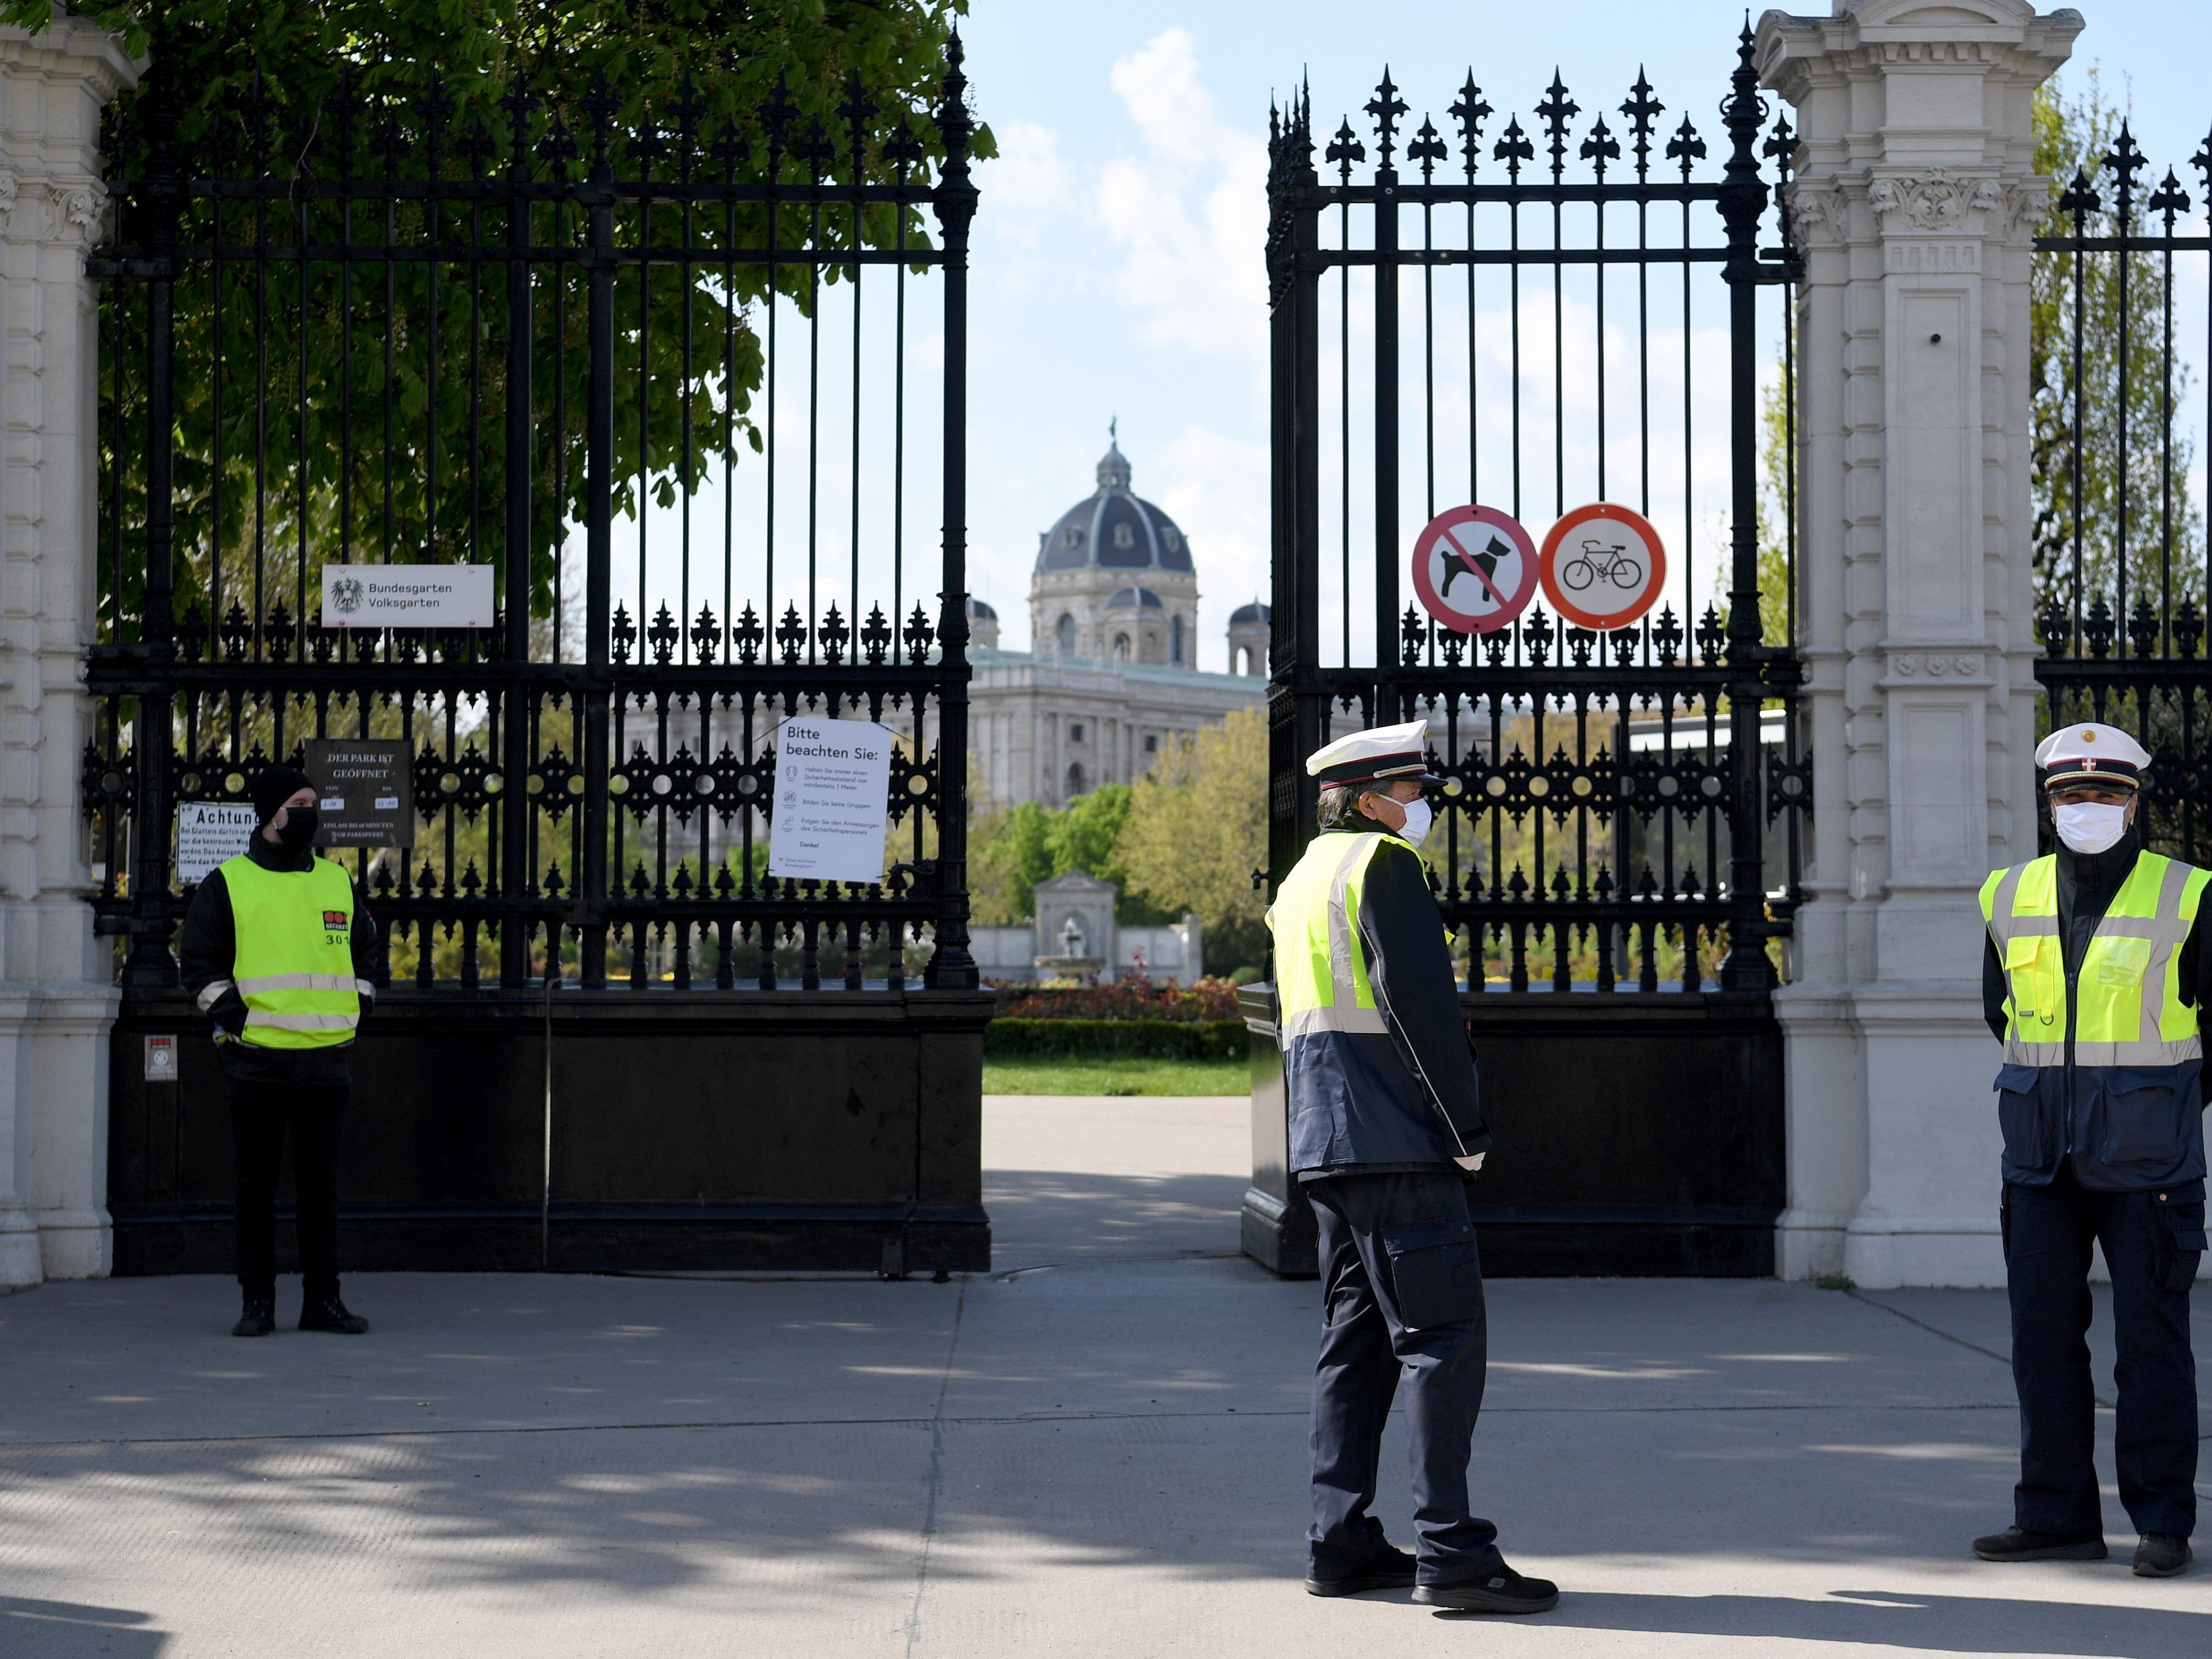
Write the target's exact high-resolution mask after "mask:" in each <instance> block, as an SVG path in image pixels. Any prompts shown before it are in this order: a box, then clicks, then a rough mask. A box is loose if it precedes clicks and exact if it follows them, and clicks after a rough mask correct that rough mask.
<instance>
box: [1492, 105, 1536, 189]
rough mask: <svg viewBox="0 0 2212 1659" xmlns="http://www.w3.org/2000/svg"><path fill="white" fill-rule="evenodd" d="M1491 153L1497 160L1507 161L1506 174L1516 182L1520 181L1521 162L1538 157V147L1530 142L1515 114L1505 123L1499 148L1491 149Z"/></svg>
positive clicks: (1499, 140)
mask: <svg viewBox="0 0 2212 1659" xmlns="http://www.w3.org/2000/svg"><path fill="white" fill-rule="evenodd" d="M1491 155H1492V156H1493V157H1494V158H1495V159H1496V160H1498V161H1503V162H1504V163H1505V176H1506V177H1507V178H1508V179H1510V180H1512V181H1513V182H1514V183H1516V184H1517V183H1519V182H1520V179H1521V164H1522V162H1523V161H1534V160H1535V159H1536V147H1535V146H1534V144H1532V143H1529V142H1528V136H1527V135H1526V134H1524V133H1523V132H1522V131H1521V118H1520V117H1519V116H1517V115H1516V116H1515V117H1514V118H1512V119H1511V120H1510V121H1508V122H1507V123H1506V124H1505V133H1504V137H1501V138H1499V139H1498V145H1497V148H1496V149H1492V151H1491Z"/></svg>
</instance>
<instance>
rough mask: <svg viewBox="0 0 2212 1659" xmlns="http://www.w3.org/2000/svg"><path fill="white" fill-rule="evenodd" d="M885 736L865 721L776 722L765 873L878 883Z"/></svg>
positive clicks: (803, 718) (887, 751) (887, 757)
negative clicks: (780, 725)
mask: <svg viewBox="0 0 2212 1659" xmlns="http://www.w3.org/2000/svg"><path fill="white" fill-rule="evenodd" d="M890 783H891V734H890V732H888V731H886V730H885V729H884V727H882V726H878V725H877V724H876V723H875V722H874V721H873V720H817V719H815V718H813V717H812V716H811V715H805V714H795V715H793V717H792V718H791V719H789V720H786V721H784V723H783V730H782V733H781V738H780V740H779V742H778V744H777V747H776V753H775V816H774V817H773V818H772V819H771V821H770V825H769V843H768V845H769V854H768V872H769V874H770V875H772V876H796V877H798V878H799V879H801V880H807V879H813V880H817V881H881V880H882V879H883V878H884V817H885V816H886V814H887V812H888V811H889V798H890Z"/></svg>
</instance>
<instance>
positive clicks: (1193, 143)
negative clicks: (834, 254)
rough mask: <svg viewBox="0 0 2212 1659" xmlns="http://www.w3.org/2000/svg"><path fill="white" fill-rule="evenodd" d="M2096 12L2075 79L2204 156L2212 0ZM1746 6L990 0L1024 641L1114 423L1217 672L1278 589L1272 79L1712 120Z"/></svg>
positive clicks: (973, 528)
mask: <svg viewBox="0 0 2212 1659" xmlns="http://www.w3.org/2000/svg"><path fill="white" fill-rule="evenodd" d="M1802 9H1806V10H1811V9H1813V7H1812V6H1811V5H1809V4H1807V5H1803V6H1802ZM2078 9H2080V10H2081V12H2082V13H2083V15H2084V16H2085V18H2086V19H2087V24H2088V27H2087V28H2086V29H2085V30H2084V32H2083V33H2082V34H2081V38H2080V40H2079V41H2078V43H2077V45H2076V48H2075V59H2074V63H2073V64H2071V65H2069V70H2068V71H2066V78H2069V79H2070V78H2073V77H2075V76H2078V75H2079V74H2080V72H2081V70H2084V69H2086V68H2087V66H2089V65H2090V64H2096V65H2098V66H2100V68H2101V70H2102V72H2103V76H2104V80H2105V82H2106V90H2107V94H2108V95H2112V96H2117V97H2119V98H2122V99H2124V100H2127V101H2128V102H2129V104H2130V106H2131V108H2132V111H2133V112H2134V130H2135V131H2136V136H2137V138H2138V140H2139V142H2140V143H2142V147H2143V149H2145V150H2146V151H2147V152H2148V154H2149V155H2150V156H2151V158H2152V161H2153V163H2154V167H2155V168H2156V169H2157V170H2158V171H2159V172H2160V173H2161V174H2162V173H2163V170H2164V168H2165V167H2166V166H2168V165H2172V166H2175V167H2184V164H2185V163H2186V161H2188V159H2189V157H2190V156H2191V155H2192V154H2194V153H2195V150H2196V149H2197V145H2198V143H2201V142H2202V141H2203V137H2204V135H2205V133H2206V131H2207V130H2208V128H2212V92H2208V91H2207V90H2206V87H2205V82H2204V81H2203V76H2202V74H2201V67H2200V66H2201V65H2202V64H2203V62H2204V61H2205V58H2206V53H2207V49H2209V48H2212V6H2208V5H2205V4H2204V3H2203V0H2101V3H2098V0H2092V3H2085V4H2083V5H2081V6H2080V7H2079V8H2078ZM1742 18H1743V13H1742V10H1741V7H1740V6H1733V5H1729V4H1713V3H1709V0H1666V3H1664V4H1660V3H1655V0H1644V3H1639V4H1631V3H1622V0H1555V3H1553V4H1552V5H1548V6H1541V7H1532V6H1527V5H1499V4H1494V3H1475V4H1470V3H1467V0H1459V3H1449V4H1447V3H1425V0H1406V3H1398V4H1394V5H1392V6H1390V7H1389V8H1387V9H1386V8H1381V7H1346V6H1343V5H1341V4H1328V5H1323V4H1318V3H1308V0H1268V3H1241V0H1181V3H1175V0H1117V3H1115V4H1113V5H1109V6H1093V5H1080V6H1079V5H1074V4H1070V3H1066V0H1054V3H1039V0H974V8H973V10H972V13H971V15H970V17H969V22H968V24H967V26H966V28H965V30H964V33H965V37H966V39H967V41H968V44H969V60H968V69H969V79H970V81H971V82H972V86H973V96H974V100H975V108H976V112H977V113H978V114H979V116H981V118H983V119H984V120H986V121H987V122H988V123H989V124H990V125H991V127H992V129H993V131H994V134H995V135H996V136H997V138H998V140H999V143H1000V149H1001V150H1002V155H1001V156H1000V159H998V160H996V161H991V162H988V163H986V164H984V165H983V166H982V167H981V168H980V169H979V170H978V173H977V185H978V187H979V189H980V190H981V203H982V206H981V212H980V214H979V216H978V219H977V222H976V226H975V243H974V252H973V257H972V261H971V269H972V271H973V276H972V278H971V281H972V283H973V297H972V301H971V307H972V308H971V317H972V319H973V320H972V323H971V345H970V371H969V375H970V379H969V409H970V424H969V524H970V547H971V568H972V571H973V574H972V577H971V582H970V585H971V586H972V588H973V589H974V591H975V592H976V593H977V594H978V595H979V596H981V597H982V598H984V599H987V600H989V601H990V602H991V603H992V604H993V605H995V606H996V607H997V609H998V611H999V612H1000V617H1001V618H1002V620H1003V623H1004V635H1003V639H1002V642H1003V643H1004V644H1005V645H1006V646H1007V647H1012V648H1025V647H1026V646H1027V644H1028V625H1029V618H1028V604H1027V596H1028V588H1029V573H1030V567H1031V565H1032V563H1033V562H1034V561H1035V557H1036V538H1037V532H1039V531H1041V530H1042V529H1044V528H1046V527H1047V526H1049V525H1050V524H1051V523H1052V522H1053V520H1054V519H1056V518H1057V517H1058V516H1059V515H1060V513H1061V512H1063V511H1064V510H1065V509H1066V508H1067V507H1070V506H1072V505H1073V504H1074V502H1075V501H1078V500H1079V498H1081V497H1082V496H1084V495H1087V494H1088V493H1089V492H1090V490H1091V488H1092V487H1093V486H1092V477H1091V469H1092V467H1093V465H1095V464H1096V462H1097V459H1098V457H1099V455H1100V454H1101V453H1103V450H1104V448H1105V446H1106V436H1107V432H1106V428H1107V422H1108V421H1109V419H1118V421H1119V431H1120V441H1121V448H1122V450H1123V452H1124V453H1126V454H1127V456H1128V458H1129V460H1130V462H1131V465H1132V467H1133V471H1134V477H1133V487H1134V488H1135V489H1136V490H1137V492H1138V493H1139V495H1144V496H1146V497H1147V498H1148V499H1151V500H1153V501H1158V503H1159V504H1160V505H1161V506H1163V507H1165V508H1166V509H1167V510H1168V512H1169V513H1170V514H1172V515H1173V516H1174V517H1175V518H1176V520H1177V521H1178V522H1179V523H1180V524H1181V525H1182V527H1183V528H1184V530H1185V532H1187V533H1188V536H1189V538H1190V542H1191V546H1192V550H1193V556H1194V560H1195V562H1196V564H1197V568H1198V571H1199V577H1200V590H1201V595H1202V598H1201V610H1200V628H1199V632H1200V659H1199V664H1200V666H1201V667H1206V668H1213V669H1219V668H1223V667H1225V666H1226V656H1227V652H1226V646H1225V641H1224V637H1223V629H1224V628H1225V623H1226V620H1227V617H1228V613H1229V611H1230V610H1231V609H1232V608H1233V607H1234V606H1236V605H1239V604H1241V603H1243V601H1244V600H1246V599H1250V598H1253V597H1255V595H1256V596H1264V595H1265V592H1266V591H1267V374H1266V367H1267V365H1266V343H1267V295H1266V286H1265V280H1264V274H1263V271H1262V268H1261V243H1262V240H1263V237H1264V234H1265V229H1266V198H1265V173H1266V139H1267V109H1268V103H1269V100H1270V98H1271V96H1273V97H1279V96H1280V95H1281V94H1282V93H1283V92H1284V91H1285V89H1286V88H1289V87H1290V86H1291V85H1292V84H1293V83H1294V82H1296V81H1297V79H1298V78H1299V77H1300V76H1302V75H1303V76H1310V80H1311V85H1312V88H1313V98H1314V106H1315V117H1316V125H1322V124H1323V123H1326V124H1327V125H1329V126H1331V127H1333V126H1334V122H1335V119H1336V118H1337V116H1338V114H1339V113H1340V112H1341V111H1344V110H1347V109H1349V110H1353V111H1356V110H1357V109H1358V106H1359V105H1361V104H1363V103H1364V102H1365V100H1366V99H1367V98H1368V96H1369V95H1370V88H1372V86H1373V83H1374V82H1375V80H1376V77H1377V76H1378V75H1379V74H1380V72H1381V70H1382V68H1383V65H1385V64H1388V65H1389V67H1390V69H1391V70H1392V72H1393V74H1394V76H1395V78H1396V80H1397V81H1398V82H1399V83H1400V85H1401V88H1403V93H1402V95H1403V96H1404V98H1405V99H1406V100H1407V103H1408V104H1409V105H1411V106H1412V111H1413V112H1412V114H1411V115H1410V116H1409V117H1408V125H1418V123H1419V118H1420V117H1421V116H1422V114H1423V113H1424V112H1432V113H1434V114H1435V116H1436V117H1437V121H1438V124H1439V125H1444V108H1445V106H1447V105H1448V104H1449V102H1450V100H1451V99H1452V97H1453V95H1454V94H1455V91H1456V89H1457V88H1458V86H1459V84H1460V82H1461V81H1462V78H1463V77H1464V76H1465V75H1466V73H1467V72H1468V70H1469V69H1470V68H1472V69H1473V70H1474V75H1475V78H1476V79H1477V81H1478V82H1480V85H1481V86H1482V88H1483V89H1484V92H1485V94H1486V97H1487V98H1488V99H1489V100H1490V101H1491V102H1492V104H1493V105H1494V106H1496V107H1497V110H1498V118H1497V122H1496V123H1495V125H1502V124H1503V120H1504V117H1505V115H1506V114H1507V113H1508V112H1511V111H1514V110H1516V109H1517V110H1518V111H1520V112H1522V115H1523V118H1524V120H1525V119H1526V118H1527V112H1528V110H1529V108H1530V107H1531V106H1532V105H1533V104H1534V102H1535V101H1536V100H1538V99H1539V98H1540V97H1541V94H1542V89H1543V88H1545V87H1546V86H1547V84H1548V83H1549V82H1550V80H1551V76H1552V74H1553V69H1554V68H1555V67H1557V68H1558V70H1559V72H1560V74H1561V75H1562V76H1563V78H1564V79H1565V82H1566V83H1567V85H1568V87H1569V88H1571V90H1572V91H1573V92H1575V93H1576V94H1577V95H1579V96H1580V97H1581V100H1582V102H1583V105H1584V106H1585V108H1586V110H1595V109H1598V108H1609V107H1610V106H1611V105H1613V104H1614V103H1617V102H1618V101H1619V100H1620V97H1622V96H1624V95H1626V89H1627V88H1628V87H1629V85H1630V84H1631V83H1632V82H1633V81H1634V80H1635V78H1636V76H1637V72H1638V68H1639V67H1642V68H1643V69H1644V71H1645V72H1646V73H1647V74H1648V76H1649V77H1650V82H1651V83H1652V85H1653V86H1654V87H1655V88H1656V90H1657V95H1658V96H1659V97H1661V98H1662V100H1665V101H1667V102H1668V104H1669V105H1670V106H1672V107H1673V108H1674V110H1676V111H1681V110H1688V111H1690V112H1692V114H1693V115H1694V117H1695V118H1697V120H1698V123H1699V126H1700V128H1701V129H1703V130H1705V131H1707V132H1708V134H1709V135H1711V134H1713V133H1715V132H1717V126H1718V121H1717V114H1716V111H1717V105H1718V103H1719V100H1720V99H1721V97H1722V96H1723V94H1724V93H1725V91H1726V89H1727V77H1728V76H1729V72H1730V71H1731V70H1733V68H1734V47H1735V33H1736V30H1737V29H1738V28H1739V27H1741V21H1742ZM1601 98H1602V99H1603V100H1604V102H1603V103H1602V104H1601V103H1600V101H1599V100H1600V99H1601ZM1588 118H1589V116H1588V114H1585V116H1584V118H1583V119H1584V120H1585V121H1587V120H1588ZM1672 118H1673V117H1671V116H1670V117H1669V119H1670V120H1671V119H1672ZM2184 171H2185V177H2187V178H2188V179H2190V180H2191V183H2192V185H2193V183H2194V179H2195V176H2196V175H2194V174H2193V173H2187V171H2186V169H2185V167H2184ZM2192 193H2193V192H2192ZM1678 338H1679V336H1678ZM1701 424H1706V425H1707V428H1708V429H1711V428H1710V424H1709V423H1705V422H1702V420H1701ZM1705 473H1706V474H1707V475H1708V476H1711V477H1714V479H1715V480H1716V482H1718V480H1719V474H1718V472H1717V469H1714V468H1706V469H1705ZM1545 505H1546V507H1547V509H1548V505H1549V503H1548V501H1547V502H1546V503H1545ZM1701 514H1704V515H1705V516H1710V515H1709V514H1706V513H1705V507H1704V506H1703V504H1702V503H1700V504H1699V507H1697V508H1696V510H1695V511H1694V512H1693V513H1692V517H1693V518H1695V517H1699V515H1701ZM1535 516H1536V517H1538V518H1545V517H1547V513H1537V514H1536V515H1535ZM1655 516H1656V514H1655ZM1414 527H1415V526H1413V525H1408V526H1407V532H1408V533H1409V534H1410V533H1411V531H1412V530H1413V528H1414ZM1537 533H1538V534H1540V535H1541V528H1539V529H1538V531H1537ZM1699 533H1700V535H1702V534H1703V533H1704V532H1703V531H1702V530H1701V531H1700V532H1699ZM1700 556H1703V555H1700Z"/></svg>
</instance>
